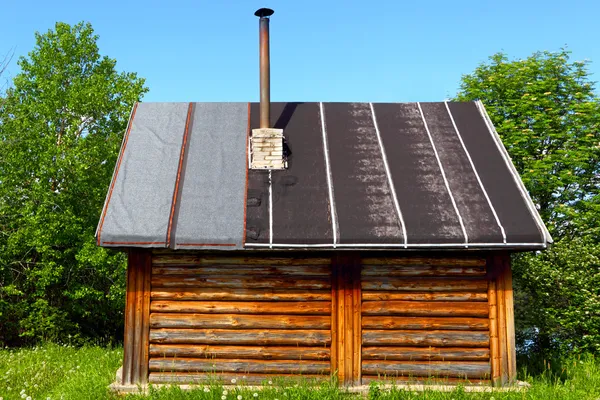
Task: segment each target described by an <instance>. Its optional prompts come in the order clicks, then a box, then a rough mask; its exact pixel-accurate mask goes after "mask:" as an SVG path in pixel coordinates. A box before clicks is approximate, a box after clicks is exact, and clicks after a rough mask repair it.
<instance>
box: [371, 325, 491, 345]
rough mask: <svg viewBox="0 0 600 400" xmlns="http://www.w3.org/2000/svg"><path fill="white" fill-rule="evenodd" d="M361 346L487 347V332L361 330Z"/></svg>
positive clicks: (488, 338)
mask: <svg viewBox="0 0 600 400" xmlns="http://www.w3.org/2000/svg"><path fill="white" fill-rule="evenodd" d="M362 343H363V346H434V347H489V345H490V335H489V332H483V331H480V332H460V331H446V330H439V331H416V330H415V331H401V332H398V331H389V330H387V331H386V330H368V329H364V330H363V342H362Z"/></svg>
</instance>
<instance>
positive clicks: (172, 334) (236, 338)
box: [150, 328, 389, 346]
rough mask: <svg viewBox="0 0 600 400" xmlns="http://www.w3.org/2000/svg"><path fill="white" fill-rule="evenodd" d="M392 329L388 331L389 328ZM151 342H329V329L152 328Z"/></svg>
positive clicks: (227, 343) (327, 343) (320, 343)
mask: <svg viewBox="0 0 600 400" xmlns="http://www.w3.org/2000/svg"><path fill="white" fill-rule="evenodd" d="M388 332H389V331H388ZM150 342H151V343H182V344H183V343H189V344H196V345H200V344H225V345H232V344H233V345H283V346H285V345H292V346H326V345H329V344H330V343H331V333H330V331H329V330H292V329H288V330H286V329H269V330H259V329H252V330H233V329H168V328H164V329H150Z"/></svg>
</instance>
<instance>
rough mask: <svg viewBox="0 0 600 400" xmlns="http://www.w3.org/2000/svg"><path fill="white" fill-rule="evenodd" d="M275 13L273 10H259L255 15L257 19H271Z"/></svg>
mask: <svg viewBox="0 0 600 400" xmlns="http://www.w3.org/2000/svg"><path fill="white" fill-rule="evenodd" d="M274 12H275V11H273V10H271V9H270V8H259V9H258V10H256V12H255V13H254V15H256V16H257V17H261V18H264V17H270V16H271V15H273V13H274Z"/></svg>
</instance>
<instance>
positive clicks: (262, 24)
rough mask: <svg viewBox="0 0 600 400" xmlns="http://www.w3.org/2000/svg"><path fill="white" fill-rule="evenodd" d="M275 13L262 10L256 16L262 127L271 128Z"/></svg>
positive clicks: (267, 9)
mask: <svg viewBox="0 0 600 400" xmlns="http://www.w3.org/2000/svg"><path fill="white" fill-rule="evenodd" d="M274 12H275V11H273V10H271V9H270V8H260V9H258V10H256V12H255V13H254V15H256V16H257V17H259V18H260V20H259V37H260V39H259V40H260V127H261V128H270V125H271V122H270V114H271V61H270V57H269V17H270V16H271V15H273V13H274Z"/></svg>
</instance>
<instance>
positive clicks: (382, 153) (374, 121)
mask: <svg viewBox="0 0 600 400" xmlns="http://www.w3.org/2000/svg"><path fill="white" fill-rule="evenodd" d="M369 106H370V107H371V115H372V117H373V125H375V133H376V134H377V142H379V149H380V150H381V157H382V158H383V165H384V167H385V174H386V175H387V179H388V183H389V185H390V191H391V192H392V198H393V199H394V206H395V207H396V213H397V214H398V218H399V219H400V225H401V228H402V236H404V248H406V247H407V246H408V236H407V234H406V225H404V218H403V217H402V212H401V211H400V204H399V203H398V196H397V195H396V188H395V187H394V182H393V181H392V174H391V173H390V167H389V165H388V161H387V156H386V154H385V148H384V147H383V141H382V140H381V134H380V133H379V126H378V125H377V117H376V116H375V108H374V107H373V103H369Z"/></svg>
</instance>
